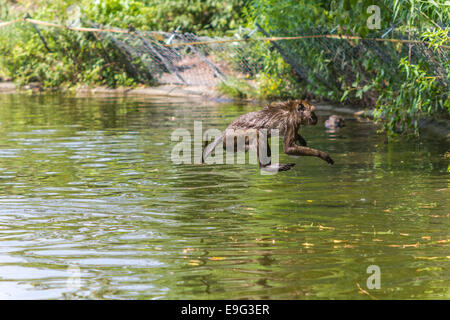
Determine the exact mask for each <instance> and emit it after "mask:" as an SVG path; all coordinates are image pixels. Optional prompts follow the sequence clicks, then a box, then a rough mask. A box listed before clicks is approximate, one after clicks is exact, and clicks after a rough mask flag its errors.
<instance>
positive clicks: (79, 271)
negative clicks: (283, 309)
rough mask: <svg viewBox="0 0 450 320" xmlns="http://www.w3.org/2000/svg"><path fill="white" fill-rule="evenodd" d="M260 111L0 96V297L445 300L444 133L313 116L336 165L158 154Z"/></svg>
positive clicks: (309, 132) (312, 139) (312, 135)
mask: <svg viewBox="0 0 450 320" xmlns="http://www.w3.org/2000/svg"><path fill="white" fill-rule="evenodd" d="M258 108H259V106H257V105H236V104H208V105H205V104H204V103H202V102H189V101H186V100H185V99H178V100H175V99H172V100H169V101H167V100H161V99H159V100H158V99H156V98H148V97H147V98H143V97H134V98H133V97H129V98H117V97H116V98H114V97H104V98H70V97H61V96H46V95H42V96H30V95H0V298H2V299H74V298H87V299H116V298H120V299H387V298H392V299H418V298H424V299H431V298H434V299H448V298H450V272H449V262H450V250H449V245H450V233H449V230H450V229H449V227H450V219H449V218H450V211H449V201H448V199H449V161H448V158H446V156H445V154H446V152H448V150H449V143H448V141H445V140H439V139H436V138H432V137H423V138H422V139H421V140H420V141H388V140H387V139H386V137H385V135H384V134H377V132H376V131H377V128H376V127H375V126H374V125H373V124H372V123H370V122H365V121H358V120H357V119H353V118H347V119H346V124H347V126H346V127H344V128H343V129H341V130H340V131H339V132H335V133H330V132H327V131H325V129H324V127H323V121H324V120H325V118H326V116H328V115H329V114H327V113H325V112H324V113H319V114H318V115H319V124H318V125H317V126H315V127H307V128H304V129H302V131H301V132H302V134H303V136H304V137H305V138H306V140H307V141H308V143H309V145H310V146H312V147H316V148H318V149H320V150H324V151H327V152H329V154H330V155H331V156H332V157H333V159H334V160H335V165H333V166H331V165H328V164H326V163H325V162H324V161H321V160H319V159H316V158H307V157H306V158H303V157H302V158H294V157H289V156H287V155H284V154H281V155H280V162H283V163H288V162H293V163H296V166H295V167H294V168H293V169H292V170H290V171H288V172H282V173H279V174H276V175H261V174H260V172H259V170H258V168H257V166H256V165H251V164H244V165H237V164H236V165H225V164H223V165H195V164H192V165H186V164H180V165H176V164H173V163H172V162H171V161H170V156H171V151H172V148H173V147H174V145H175V144H176V142H172V141H171V140H170V136H171V133H172V131H173V130H175V129H176V128H186V129H188V130H190V131H192V128H193V122H194V121H199V120H201V121H203V127H204V129H207V128H218V129H223V128H225V127H226V125H227V124H228V123H229V122H230V121H232V120H233V119H234V118H235V117H237V116H238V115H240V114H243V113H246V112H249V111H254V110H257V109H258ZM373 265H375V266H378V267H379V271H380V278H379V280H380V282H379V284H380V288H379V289H376V288H372V289H370V288H368V286H367V281H368V278H369V277H371V276H376V275H378V272H377V270H375V271H374V272H375V273H373V274H372V273H371V272H370V270H371V269H370V268H369V273H368V267H369V266H373ZM375 268H376V267H375ZM374 279H375V278H373V277H372V278H370V279H369V280H370V281H369V284H370V283H374V284H377V281H376V279H375V280H374Z"/></svg>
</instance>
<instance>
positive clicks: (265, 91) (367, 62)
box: [0, 0, 450, 134]
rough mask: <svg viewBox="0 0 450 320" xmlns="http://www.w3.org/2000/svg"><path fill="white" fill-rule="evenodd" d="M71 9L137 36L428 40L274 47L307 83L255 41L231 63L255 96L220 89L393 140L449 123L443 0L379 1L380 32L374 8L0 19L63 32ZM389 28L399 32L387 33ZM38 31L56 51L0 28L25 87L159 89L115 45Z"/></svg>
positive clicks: (101, 3) (237, 4)
mask: <svg viewBox="0 0 450 320" xmlns="http://www.w3.org/2000/svg"><path fill="white" fill-rule="evenodd" d="M17 3H18V4H17ZM73 4H77V5H79V7H80V8H82V9H81V13H80V14H81V18H82V20H81V22H79V24H80V25H82V26H89V24H88V22H89V21H93V22H95V23H98V24H103V25H108V26H113V27H119V28H126V29H133V28H135V29H138V30H162V31H172V30H174V29H176V28H177V27H180V29H181V31H183V32H194V33H196V34H199V35H210V36H224V35H230V34H234V33H235V32H236V29H237V28H238V27H239V26H247V27H249V28H253V27H254V24H255V22H257V23H259V24H260V25H262V27H263V28H264V29H265V30H267V31H268V32H270V33H271V35H273V36H297V35H307V34H334V35H351V36H360V37H364V38H379V37H380V36H381V35H384V37H386V38H392V39H404V40H408V39H412V40H423V41H427V43H428V44H426V45H424V44H421V43H414V44H408V43H401V42H376V41H365V40H357V39H352V40H342V39H341V40H338V39H324V38H322V39H301V40H293V41H280V42H278V44H279V45H280V46H281V47H282V48H283V49H284V50H285V51H286V52H287V53H288V55H289V56H290V57H292V58H293V59H295V60H296V62H297V63H298V64H299V65H301V67H302V68H303V69H304V70H305V71H306V73H307V75H308V79H309V80H310V81H308V82H305V81H299V78H298V75H297V74H296V73H295V72H294V71H293V69H292V68H291V66H290V65H288V64H287V63H286V62H285V60H284V59H283V58H282V57H281V56H280V54H279V52H278V51H277V50H273V48H271V47H272V45H271V44H270V43H268V42H252V45H251V46H249V48H250V49H251V50H248V49H246V50H245V51H242V52H241V54H240V55H235V56H234V57H229V59H231V60H230V62H231V63H233V64H236V65H238V64H239V63H241V62H242V61H243V60H244V59H245V61H248V62H252V63H257V64H258V65H260V66H261V71H260V72H259V73H258V74H255V73H251V74H249V77H250V78H252V79H253V81H255V82H256V83H257V84H258V90H255V89H253V88H252V87H251V86H248V85H245V84H244V81H242V80H237V79H234V78H233V79H231V80H230V81H228V82H227V83H223V84H221V85H220V88H219V90H220V91H222V92H224V93H226V94H228V95H231V96H233V97H240V98H243V97H262V98H265V99H279V98H290V97H298V96H303V97H316V98H320V99H326V100H329V101H334V102H342V103H348V104H358V105H361V106H364V107H369V108H374V116H375V119H376V120H377V121H380V122H381V123H382V124H383V128H384V129H385V130H387V131H388V133H390V134H395V133H397V132H405V133H412V134H418V121H419V120H420V118H421V117H423V116H427V117H436V118H447V119H448V118H449V115H450V101H449V99H448V91H449V88H448V87H449V83H450V76H449V74H450V70H449V69H450V63H449V59H448V51H449V49H448V46H449V40H448V39H449V38H448V27H447V26H448V25H449V16H450V14H449V13H450V6H448V5H446V4H445V1H442V0H441V1H437V0H436V1H419V0H408V1H406V0H383V1H380V2H378V3H377V5H378V6H379V8H380V10H379V17H380V26H379V28H377V29H373V28H369V26H368V23H367V21H368V20H370V19H372V17H373V14H374V12H373V11H368V10H367V9H368V8H369V6H371V5H373V1H369V0H362V1H359V0H341V1H337V0H331V1H328V0H319V1H316V0H315V1H312V0H305V1H296V0H284V1H275V0H252V1H245V0H232V1H228V2H226V3H224V2H222V1H217V0H207V1H178V0H177V1H158V0H145V1H133V0H96V1H90V0H82V1H75V0H67V1H63V0H59V1H48V0H38V1H28V0H22V1H7V2H6V3H4V2H3V3H2V4H0V20H2V21H8V20H13V19H16V18H20V17H23V16H24V15H25V13H30V14H31V16H32V17H33V18H35V19H39V20H44V21H51V22H55V23H59V24H62V25H67V24H68V23H70V21H71V20H73V16H71V15H70V14H68V11H67V9H68V8H69V7H70V6H71V5H73ZM11 8H12V9H11ZM370 21H372V20H370ZM392 26H395V28H394V30H390V29H389V28H391V27H392ZM40 29H41V33H42V35H43V37H44V38H45V39H46V41H47V42H48V47H49V49H50V50H51V51H50V52H49V51H48V50H47V49H46V48H45V45H44V43H43V42H42V41H41V39H40V37H39V35H38V34H37V33H36V32H35V30H34V29H33V26H32V25H30V24H29V23H18V24H15V25H14V26H9V27H6V28H2V32H1V33H0V76H4V77H11V78H13V79H14V80H15V81H16V82H17V83H19V84H25V83H28V82H34V81H36V82H40V83H42V84H43V85H44V86H45V87H64V86H76V85H106V86H110V87H117V86H134V85H137V84H139V83H144V84H147V85H153V84H154V83H153V82H152V81H151V80H148V79H149V78H150V77H145V76H142V73H141V72H139V70H137V71H136V70H131V69H130V68H129V66H127V64H126V63H125V60H126V57H125V56H124V54H123V52H121V51H120V50H118V48H117V47H116V46H114V45H113V44H112V43H110V42H108V41H101V42H100V41H98V35H95V34H94V33H80V32H73V31H70V30H67V29H58V28H47V27H40ZM442 45H444V46H447V48H444V47H442ZM233 59H235V60H236V61H232V60H233ZM135 62H136V65H137V66H138V67H137V68H138V69H139V68H141V69H144V67H143V66H142V65H143V63H140V61H139V59H137V60H136V61H135ZM144 73H145V72H144Z"/></svg>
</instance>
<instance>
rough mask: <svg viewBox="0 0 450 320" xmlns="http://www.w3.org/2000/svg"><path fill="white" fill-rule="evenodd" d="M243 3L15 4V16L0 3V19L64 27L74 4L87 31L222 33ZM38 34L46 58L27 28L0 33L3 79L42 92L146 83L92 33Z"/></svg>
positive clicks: (121, 0)
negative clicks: (96, 27)
mask: <svg viewBox="0 0 450 320" xmlns="http://www.w3.org/2000/svg"><path fill="white" fill-rule="evenodd" d="M244 3H245V1H242V0H232V1H228V2H226V3H223V2H222V1H218V0H208V1H157V0H145V1H134V0H96V1H90V0H82V1H75V0H67V1H62V0H58V1H50V0H37V1H23V2H21V4H22V5H23V6H22V7H20V10H17V9H16V10H10V8H12V7H11V6H9V5H8V4H6V3H3V4H2V5H1V6H0V19H1V20H4V21H8V20H12V19H16V18H18V17H23V16H24V13H25V12H30V13H31V16H32V18H34V19H38V20H43V21H50V22H56V23H59V24H63V25H66V24H67V22H68V21H70V20H71V19H73V17H72V16H70V15H69V14H68V12H67V9H68V8H69V7H70V6H71V5H74V4H76V5H78V6H79V8H80V9H81V23H82V24H84V25H85V26H88V27H89V26H90V25H89V24H88V23H89V21H92V22H95V23H97V24H103V25H108V26H113V27H119V28H136V29H139V30H158V29H159V30H164V31H171V30H173V29H175V28H177V27H178V26H181V31H191V32H197V31H198V32H200V33H223V32H225V31H226V30H228V29H229V28H233V27H235V26H237V24H239V23H240V22H241V20H240V12H241V10H242V8H243V6H244ZM39 29H40V30H41V33H42V35H43V37H44V38H45V39H46V42H48V47H49V48H50V50H51V52H48V51H47V49H46V48H45V45H44V44H43V42H42V41H41V39H40V38H39V36H38V34H37V33H36V32H35V30H34V29H33V26H32V25H31V24H29V23H20V24H15V25H13V26H9V27H6V28H2V32H1V33H0V71H1V72H2V73H3V74H4V76H9V77H12V78H14V80H15V81H16V82H18V83H20V84H25V83H28V82H32V81H38V82H41V83H42V84H43V85H44V86H45V87H60V86H73V85H80V84H83V85H85V84H86V85H94V84H95V85H107V86H111V87H115V86H130V85H135V84H137V83H149V82H148V80H147V79H146V78H145V77H142V76H140V75H139V74H140V72H136V70H130V67H129V66H128V67H127V65H126V63H125V62H124V56H123V53H121V52H120V50H118V48H117V47H116V46H114V45H112V44H111V43H110V42H108V41H107V40H102V41H101V42H100V41H98V39H96V37H95V36H94V34H92V33H85V32H74V31H70V30H66V29H59V28H47V27H41V26H39ZM135 62H136V65H137V66H138V68H140V69H144V68H145V66H144V65H143V63H141V62H140V61H139V59H138V58H137V60H136V61H135ZM147 78H148V77H147ZM149 84H151V83H149Z"/></svg>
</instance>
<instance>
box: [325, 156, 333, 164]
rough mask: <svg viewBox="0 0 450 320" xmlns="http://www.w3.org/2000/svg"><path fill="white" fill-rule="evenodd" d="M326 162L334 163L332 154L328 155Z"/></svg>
mask: <svg viewBox="0 0 450 320" xmlns="http://www.w3.org/2000/svg"><path fill="white" fill-rule="evenodd" d="M323 160H325V161H326V162H328V163H329V164H334V160H333V159H331V158H330V156H327V157H326V158H325V159H323Z"/></svg>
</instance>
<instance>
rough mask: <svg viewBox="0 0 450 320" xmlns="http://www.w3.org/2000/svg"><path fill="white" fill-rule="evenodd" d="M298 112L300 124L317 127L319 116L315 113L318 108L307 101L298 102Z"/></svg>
mask: <svg viewBox="0 0 450 320" xmlns="http://www.w3.org/2000/svg"><path fill="white" fill-rule="evenodd" d="M296 103H297V105H296V108H297V112H298V115H299V117H300V124H302V125H312V126H314V125H316V124H317V116H316V114H315V113H314V110H316V107H314V106H313V105H312V104H310V103H309V102H307V101H305V100H297V101H296Z"/></svg>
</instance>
